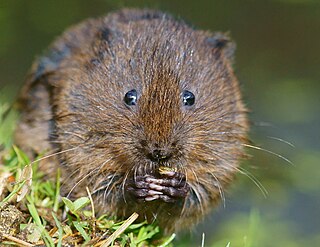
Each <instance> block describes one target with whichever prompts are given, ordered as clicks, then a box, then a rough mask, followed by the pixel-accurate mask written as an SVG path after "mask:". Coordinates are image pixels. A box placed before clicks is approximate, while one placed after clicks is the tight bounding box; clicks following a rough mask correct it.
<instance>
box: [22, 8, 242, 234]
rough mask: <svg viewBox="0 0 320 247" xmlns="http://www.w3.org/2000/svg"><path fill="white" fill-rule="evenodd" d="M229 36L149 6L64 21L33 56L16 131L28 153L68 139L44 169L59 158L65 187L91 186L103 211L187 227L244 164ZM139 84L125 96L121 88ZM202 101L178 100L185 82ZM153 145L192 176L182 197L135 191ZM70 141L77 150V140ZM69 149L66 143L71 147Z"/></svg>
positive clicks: (148, 167) (149, 169) (149, 168)
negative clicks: (149, 197) (132, 186)
mask: <svg viewBox="0 0 320 247" xmlns="http://www.w3.org/2000/svg"><path fill="white" fill-rule="evenodd" d="M233 47H234V45H233V43H231V42H230V41H229V39H228V38H227V37H226V36H224V35H222V34H220V33H215V34H212V33H210V32H205V31H198V30H194V29H192V28H190V27H189V26H187V25H186V24H184V23H183V22H182V21H176V20H174V19H173V18H172V17H171V16H169V15H166V14H163V13H161V12H155V11H150V10H122V11H119V12H115V13H112V14H109V15H107V16H106V17H103V18H98V19H90V20H87V21H85V22H83V23H81V24H79V25H77V26H75V27H72V28H70V29H68V30H67V31H66V32H65V33H64V34H63V35H62V36H61V37H60V38H58V39H57V40H56V41H55V42H54V43H53V45H52V46H51V47H50V49H49V50H48V52H47V54H46V55H44V56H42V57H40V58H39V59H38V60H37V61H36V63H35V64H34V65H33V67H32V70H31V73H30V74H29V76H28V79H27V82H26V85H25V87H24V89H23V90H22V93H21V97H20V105H21V106H22V107H21V112H22V116H21V120H20V123H19V126H18V129H17V131H16V142H17V144H18V145H20V146H21V147H22V148H23V149H24V150H26V151H28V152H29V153H31V152H32V153H34V154H36V153H41V152H43V151H51V152H59V151H63V152H62V153H60V154H59V155H57V156H55V157H56V158H55V159H53V160H51V161H50V162H45V163H44V164H43V167H42V169H43V170H45V171H47V172H48V171H49V172H48V173H51V172H53V171H54V169H55V168H58V167H60V168H61V169H62V174H63V175H64V176H63V180H64V191H65V193H66V194H67V193H68V192H70V193H71V195H74V196H75V195H81V194H83V193H84V191H85V189H84V188H85V187H86V186H88V187H89V188H90V191H92V192H93V197H94V200H95V202H96V207H97V209H98V211H99V212H100V213H102V212H109V213H111V214H114V215H117V216H120V217H127V216H129V215H130V214H131V213H132V212H134V211H136V212H138V214H139V215H140V216H141V218H142V219H143V218H146V219H148V220H149V221H152V220H155V219H156V220H157V221H158V222H159V223H160V226H161V227H162V228H164V229H165V230H167V231H173V230H179V229H181V228H188V227H190V226H192V225H194V224H195V223H197V222H198V221H199V220H201V219H202V218H203V217H204V216H205V215H206V214H207V213H208V212H209V211H210V210H211V209H212V208H213V207H214V206H215V205H216V204H217V203H218V201H219V200H220V199H221V197H222V196H223V195H222V193H223V190H224V189H225V186H226V185H227V184H229V183H230V182H231V181H232V179H233V175H234V173H235V172H236V171H237V170H238V165H239V160H240V159H241V157H242V156H243V146H242V144H243V143H244V142H245V141H246V133H247V128H248V126H247V119H246V110H245V108H244V106H243V104H242V101H241V94H240V90H239V85H238V81H237V79H236V78H235V76H234V74H233V71H232V68H231V63H232V61H231V60H232V52H233ZM132 89H136V90H137V92H138V96H139V99H138V104H137V105H136V106H133V107H128V106H127V105H125V103H124V100H123V98H124V95H125V93H126V92H128V91H129V90H132ZM183 90H189V91H191V92H193V93H194V95H195V104H194V105H193V106H191V107H184V106H183V105H182V96H181V95H182V91H183ZM155 147H160V148H161V149H164V150H166V151H167V152H169V153H170V154H172V156H170V159H169V160H168V161H167V164H168V166H170V167H171V168H173V169H177V170H178V171H179V172H180V173H182V174H184V175H185V176H186V181H187V184H188V186H189V187H190V191H189V192H188V195H187V196H186V197H185V198H183V200H182V201H180V202H179V203H178V202H177V203H166V202H162V201H159V200H154V201H151V202H143V203H141V202H137V201H135V200H131V199H127V196H126V193H127V192H126V183H127V181H128V179H129V178H131V177H133V176H135V175H136V174H142V175H143V174H152V173H153V172H154V170H156V169H157V167H158V164H157V163H156V162H152V161H150V160H149V159H148V156H147V154H148V153H149V152H150V150H152V149H153V148H155ZM69 149H71V150H69ZM68 150H69V151H68Z"/></svg>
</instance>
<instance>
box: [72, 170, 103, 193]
mask: <svg viewBox="0 0 320 247" xmlns="http://www.w3.org/2000/svg"><path fill="white" fill-rule="evenodd" d="M99 168H100V167H99V166H98V167H96V168H95V169H93V170H92V171H90V172H89V173H88V174H87V175H85V176H84V177H83V178H81V179H80V180H79V181H78V182H77V183H76V184H75V185H74V186H73V187H72V188H71V190H70V191H69V193H68V194H67V198H69V196H70V194H71V193H72V191H73V190H74V189H75V188H76V187H77V186H78V185H79V184H80V183H82V181H83V180H85V179H86V178H87V177H89V176H90V175H91V174H93V173H94V172H96V171H97V170H98V169H99Z"/></svg>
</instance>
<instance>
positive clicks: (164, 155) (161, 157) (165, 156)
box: [148, 148, 172, 162]
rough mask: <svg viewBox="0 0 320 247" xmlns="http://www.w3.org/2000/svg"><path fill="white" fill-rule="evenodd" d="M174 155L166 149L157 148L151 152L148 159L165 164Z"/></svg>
mask: <svg viewBox="0 0 320 247" xmlns="http://www.w3.org/2000/svg"><path fill="white" fill-rule="evenodd" d="M171 156H172V154H171V153H170V152H169V151H168V150H165V149H159V148H155V149H152V150H150V152H149V153H148V158H149V159H150V160H151V161H153V162H164V161H167V160H169V159H170V157H171Z"/></svg>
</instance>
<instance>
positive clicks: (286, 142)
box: [267, 136, 295, 148]
mask: <svg viewBox="0 0 320 247" xmlns="http://www.w3.org/2000/svg"><path fill="white" fill-rule="evenodd" d="M267 137H268V138H270V139H273V140H277V141H279V142H282V143H285V144H287V145H289V146H290V147H293V148H295V146H294V145H293V144H292V143H291V142H288V141H285V140H283V139H281V138H278V137H274V136H267Z"/></svg>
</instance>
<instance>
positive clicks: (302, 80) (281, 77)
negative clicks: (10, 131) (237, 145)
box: [0, 0, 320, 247]
mask: <svg viewBox="0 0 320 247" xmlns="http://www.w3.org/2000/svg"><path fill="white" fill-rule="evenodd" d="M123 6H136V7H152V8H160V9H162V10H166V11H169V12H171V13H173V14H174V15H176V16H178V17H183V18H184V19H186V20H187V21H188V22H189V23H192V24H193V25H194V26H195V27H197V28H201V29H210V30H212V31H223V32H227V31H230V33H231V36H232V37H233V39H234V40H235V41H236V43H237V53H236V63H235V69H236V73H237V75H238V77H239V79H240V81H241V85H242V87H243V92H244V95H245V96H244V98H245V101H246V102H247V105H248V108H249V109H251V113H250V117H251V121H252V131H251V139H252V140H253V142H254V145H257V146H261V147H263V148H265V149H267V150H271V151H274V152H276V153H279V154H280V155H283V156H284V157H286V158H288V159H290V160H291V161H292V162H293V163H294V165H293V166H292V165H290V164H289V163H288V162H286V161H284V160H283V159H281V158H278V157H276V156H275V155H271V154H269V153H267V152H261V151H257V150H248V151H249V152H250V154H251V155H252V156H253V158H252V159H251V160H250V161H247V162H245V164H244V168H245V169H247V170H249V171H250V172H251V173H252V174H253V175H254V176H255V177H257V179H258V180H259V181H260V182H261V183H262V184H263V185H264V186H265V188H266V189H267V190H268V192H269V194H268V196H267V198H264V197H263V195H262V193H261V192H260V190H259V189H258V188H257V186H255V184H254V183H253V182H252V181H250V179H248V178H246V177H244V176H239V178H238V181H237V182H236V183H234V185H233V186H232V190H231V192H230V193H229V195H228V198H227V203H226V208H222V207H221V208H220V209H218V210H217V212H216V213H215V214H214V215H213V216H212V217H211V219H210V220H208V221H206V222H205V223H203V224H201V225H200V226H199V228H198V229H197V230H195V234H193V237H192V239H193V241H194V242H192V241H191V242H190V240H184V237H180V239H181V241H182V242H181V246H187V244H186V242H187V243H189V246H195V245H200V243H201V233H202V232H203V231H204V232H206V244H207V245H206V246H211V245H210V243H211V242H212V241H214V242H215V245H214V246H226V245H227V243H228V242H229V241H230V242H231V246H246V245H245V244H244V241H245V240H244V239H245V238H246V237H247V239H248V238H251V240H250V241H253V243H252V245H251V246H282V247H283V246H307V245H310V246H320V237H319V236H320V230H319V229H320V215H319V214H320V213H319V208H320V193H319V188H320V180H319V178H320V172H319V171H320V169H319V165H320V131H319V128H320V110H319V106H320V97H319V93H320V81H319V78H320V69H319V66H320V49H319V43H320V42H319V41H320V1H318V0H309V1H303V0H278V1H276V0H274V1H253V0H244V1H236V0H233V1H231V0H230V1H221V0H220V1H213V0H201V1H199V0H198V1H190V0H189V1H169V0H161V1H160V0H159V1H134V0H132V1H111V0H109V1H107V0H105V1H103V0H100V1H98V0H96V1H85V0H68V1H35V0H29V1H18V0H11V1H9V0H7V1H6V0H1V2H0V75H1V76H0V89H2V91H3V90H4V89H3V87H10V88H12V89H11V90H10V92H11V96H10V94H8V93H6V95H7V98H13V97H14V95H15V94H16V93H17V91H18V88H19V87H20V86H21V85H22V83H23V79H24V76H25V73H26V72H27V70H28V68H29V67H30V65H31V63H32V60H33V59H34V57H35V56H36V55H38V54H41V52H42V51H43V50H44V49H45V48H46V47H47V45H48V44H49V43H50V42H51V41H52V40H53V38H54V37H56V36H57V35H59V34H60V33H61V32H62V31H63V30H64V28H65V27H67V26H69V25H70V24H74V23H77V22H78V21H80V20H82V19H84V18H87V17H91V16H99V15H102V14H104V13H107V12H109V11H110V10H114V9H117V8H120V7H123ZM8 95H9V96H8ZM2 97H4V96H2ZM269 137H276V138H280V139H283V140H285V141H289V142H291V143H293V144H294V146H295V147H291V146H290V145H287V144H285V143H284V142H281V141H279V140H275V139H272V138H269ZM253 209H255V210H257V211H253V212H255V213H252V210H253ZM256 212H258V213H256ZM252 215H253V216H252ZM257 215H258V216H257ZM250 217H251V218H250ZM250 219H251V221H250ZM252 222H253V223H252ZM250 227H251V228H250ZM219 241H221V242H219ZM177 245H178V243H177ZM247 246H249V245H248V240H247Z"/></svg>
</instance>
